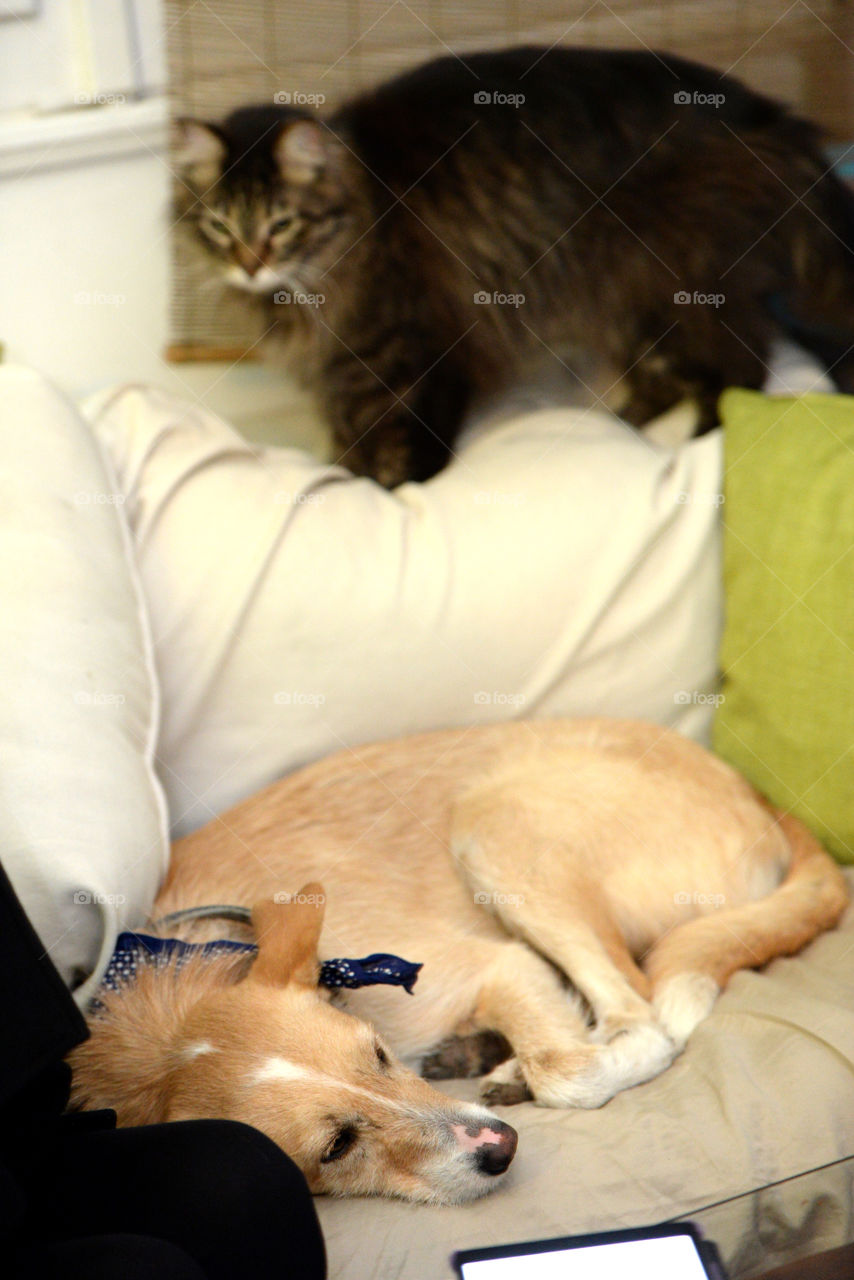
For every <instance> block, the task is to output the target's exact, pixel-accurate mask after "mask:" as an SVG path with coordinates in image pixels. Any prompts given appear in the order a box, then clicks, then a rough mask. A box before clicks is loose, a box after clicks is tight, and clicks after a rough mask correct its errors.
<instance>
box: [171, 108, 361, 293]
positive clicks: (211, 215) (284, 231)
mask: <svg viewBox="0 0 854 1280" xmlns="http://www.w3.org/2000/svg"><path fill="white" fill-rule="evenodd" d="M283 116H284V118H283ZM178 127H179V130H180V135H181V148H180V151H179V154H178V160H177V176H178V182H179V207H182V213H183V216H184V217H186V218H188V219H189V220H190V221H192V223H193V224H194V227H195V231H196V233H197V235H198V237H199V240H200V241H201V243H202V245H203V246H204V248H205V249H206V250H207V252H208V253H209V254H210V255H211V257H212V258H213V259H214V260H215V263H216V265H217V269H218V271H219V273H220V274H221V277H222V278H223V279H224V280H225V281H226V282H227V283H228V284H230V285H233V286H234V287H236V288H239V289H244V290H247V291H248V292H250V293H257V294H272V293H274V292H275V291H276V290H279V289H282V288H286V289H290V290H304V291H306V292H314V291H316V290H317V289H318V288H319V287H320V286H321V284H322V282H323V277H324V274H325V272H326V271H327V270H328V269H329V268H330V267H332V266H334V265H335V262H336V260H337V259H338V258H340V257H341V255H342V254H343V253H344V252H345V251H346V247H347V243H348V230H349V228H350V226H351V223H352V211H351V210H349V209H348V202H347V199H346V191H345V189H344V186H343V183H342V178H341V173H340V169H341V162H342V157H341V155H340V150H341V149H340V148H338V147H337V146H336V145H335V141H334V138H333V137H332V135H331V134H329V133H328V131H327V130H326V129H325V127H324V126H323V125H322V124H321V123H320V122H319V121H315V120H312V119H310V118H306V117H304V116H301V115H298V114H296V113H294V114H293V115H291V113H283V112H282V111H281V110H278V111H277V110H275V109H272V108H264V107H259V108H252V107H250V108H243V109H241V110H240V111H236V112H234V113H233V114H232V115H231V116H229V117H228V119H227V120H226V121H225V122H224V123H223V124H222V125H210V124H205V123H203V122H201V121H197V120H182V121H180V122H179V126H178ZM350 243H352V238H351V239H350Z"/></svg>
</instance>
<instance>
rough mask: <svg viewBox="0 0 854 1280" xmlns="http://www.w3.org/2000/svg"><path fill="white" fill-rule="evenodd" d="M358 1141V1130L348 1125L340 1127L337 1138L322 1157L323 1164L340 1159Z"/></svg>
mask: <svg viewBox="0 0 854 1280" xmlns="http://www.w3.org/2000/svg"><path fill="white" fill-rule="evenodd" d="M355 1141H356V1130H355V1129H353V1128H351V1126H350V1125H346V1126H345V1127H344V1128H343V1129H339V1130H338V1132H337V1133H336V1135H335V1139H334V1141H333V1143H332V1145H331V1146H330V1147H328V1148H327V1150H326V1152H325V1153H324V1154H323V1155H322V1156H321V1157H320V1163H321V1164H331V1163H332V1161H333V1160H340V1159H341V1157H342V1156H344V1155H346V1154H347V1152H348V1151H349V1150H350V1148H351V1147H352V1145H353V1143H354V1142H355Z"/></svg>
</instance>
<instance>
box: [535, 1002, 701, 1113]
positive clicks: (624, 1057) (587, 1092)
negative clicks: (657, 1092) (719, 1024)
mask: <svg viewBox="0 0 854 1280" xmlns="http://www.w3.org/2000/svg"><path fill="white" fill-rule="evenodd" d="M677 1052H678V1050H677V1048H676V1046H675V1045H674V1043H673V1041H672V1040H671V1039H670V1037H669V1036H668V1035H667V1033H666V1032H665V1031H664V1029H663V1028H662V1027H660V1026H658V1024H657V1023H655V1022H651V1021H650V1022H642V1023H637V1024H635V1025H634V1026H631V1027H629V1028H628V1029H627V1030H626V1031H624V1032H622V1033H621V1034H619V1035H616V1036H615V1037H614V1038H613V1039H612V1040H611V1042H610V1043H609V1044H606V1045H590V1046H587V1048H586V1051H583V1054H584V1056H583V1057H582V1053H581V1052H579V1051H578V1050H576V1051H574V1052H572V1053H569V1054H566V1055H558V1054H550V1055H548V1056H545V1055H544V1058H543V1059H542V1060H540V1061H538V1062H536V1063H533V1064H532V1067H531V1070H529V1071H528V1072H527V1075H528V1083H529V1085H530V1086H531V1090H532V1092H533V1094H534V1100H535V1101H536V1102H538V1103H539V1104H540V1105H541V1106H544V1107H585V1108H593V1107H601V1106H603V1105H604V1104H605V1103H606V1102H608V1101H609V1100H610V1099H611V1098H613V1097H614V1095H615V1094H616V1093H621V1092H622V1090H623V1089H631V1088H633V1087H634V1085H636V1084H643V1083H644V1081H646V1080H652V1079H653V1077H654V1076H657V1075H659V1074H660V1073H661V1072H662V1071H664V1070H665V1068H667V1067H669V1066H670V1064H671V1062H672V1061H673V1059H674V1058H675V1057H676V1054H677ZM562 1056H563V1057H565V1059H566V1060H565V1062H561V1057H562ZM561 1067H563V1068H564V1070H563V1071H562V1070H561Z"/></svg>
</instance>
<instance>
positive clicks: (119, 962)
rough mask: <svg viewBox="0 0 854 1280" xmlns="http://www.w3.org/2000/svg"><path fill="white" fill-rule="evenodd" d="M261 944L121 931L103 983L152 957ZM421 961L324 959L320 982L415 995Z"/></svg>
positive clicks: (126, 978)
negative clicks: (398, 989) (184, 939)
mask: <svg viewBox="0 0 854 1280" xmlns="http://www.w3.org/2000/svg"><path fill="white" fill-rule="evenodd" d="M257 950H258V948H257V947H256V946H255V945H254V943H251V942H232V941H230V940H229V939H226V938H222V939H219V940H218V941H216V942H182V941H181V939H180V938H154V937H151V936H150V935H148V934H144V933H120V934H119V936H118V939H117V941H116V948H115V951H114V952H113V955H112V958H111V960H110V963H109V965H108V966H107V972H106V973H105V974H104V977H103V979H102V984H103V985H104V986H105V987H107V988H108V989H109V990H110V991H118V990H119V989H120V987H121V986H122V985H123V984H124V983H127V982H132V981H133V979H134V978H135V977H136V970H137V965H138V964H140V963H148V962H149V961H151V960H153V961H154V962H155V963H157V962H158V961H172V960H173V959H174V965H175V969H176V970H177V969H180V968H181V967H182V966H183V965H184V964H186V963H187V961H188V960H189V959H190V958H191V957H192V956H198V955H202V956H217V955H227V954H228V953H229V952H243V953H244V954H247V955H248V954H250V953H251V954H253V955H254V954H255V952H256V951H257ZM420 969H421V965H420V964H412V963H411V962H410V961H409V960H401V958H400V956H388V955H382V954H378V955H372V956H365V957H364V958H363V959H362V960H323V961H321V964H320V978H319V979H318V982H319V985H320V986H322V987H332V988H338V987H348V988H355V987H374V986H379V985H380V984H382V985H384V986H390V987H403V989H404V990H405V991H406V992H407V993H408V994H409V995H413V990H412V988H413V987H414V985H415V982H416V980H417V978H418V973H419V970H420Z"/></svg>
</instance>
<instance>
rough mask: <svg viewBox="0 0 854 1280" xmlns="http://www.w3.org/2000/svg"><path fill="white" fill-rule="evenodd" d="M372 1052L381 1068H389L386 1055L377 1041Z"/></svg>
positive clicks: (389, 1064)
mask: <svg viewBox="0 0 854 1280" xmlns="http://www.w3.org/2000/svg"><path fill="white" fill-rule="evenodd" d="M374 1051H375V1053H376V1055H377V1062H378V1063H379V1064H380V1066H381V1067H388V1066H391V1063H390V1062H389V1057H388V1054H387V1053H386V1051H385V1049H384V1048H383V1047H382V1045H381V1044H380V1042H379V1040H378V1041H377V1042H376V1044H375V1045H374Z"/></svg>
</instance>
